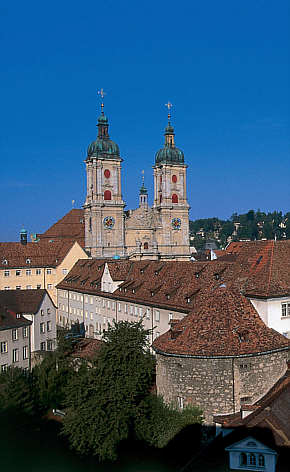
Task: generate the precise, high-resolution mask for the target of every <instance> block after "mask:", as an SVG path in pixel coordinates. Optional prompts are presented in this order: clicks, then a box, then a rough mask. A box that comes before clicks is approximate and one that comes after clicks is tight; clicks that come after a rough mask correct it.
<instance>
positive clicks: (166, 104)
mask: <svg viewBox="0 0 290 472" xmlns="http://www.w3.org/2000/svg"><path fill="white" fill-rule="evenodd" d="M165 106H166V107H167V108H168V121H170V118H171V114H170V108H172V103H170V102H169V101H168V102H167V103H165Z"/></svg>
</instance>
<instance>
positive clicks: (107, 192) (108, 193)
mask: <svg viewBox="0 0 290 472" xmlns="http://www.w3.org/2000/svg"><path fill="white" fill-rule="evenodd" d="M104 200H112V194H111V191H110V190H105V192H104Z"/></svg>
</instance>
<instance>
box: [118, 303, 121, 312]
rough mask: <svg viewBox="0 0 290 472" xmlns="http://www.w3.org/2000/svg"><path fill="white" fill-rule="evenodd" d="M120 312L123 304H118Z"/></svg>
mask: <svg viewBox="0 0 290 472" xmlns="http://www.w3.org/2000/svg"><path fill="white" fill-rule="evenodd" d="M118 311H121V303H118Z"/></svg>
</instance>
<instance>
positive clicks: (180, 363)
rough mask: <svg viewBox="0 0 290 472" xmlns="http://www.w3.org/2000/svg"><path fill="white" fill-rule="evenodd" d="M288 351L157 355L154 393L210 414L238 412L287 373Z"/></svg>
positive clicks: (207, 417) (210, 418)
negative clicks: (211, 355) (238, 355)
mask: <svg viewBox="0 0 290 472" xmlns="http://www.w3.org/2000/svg"><path fill="white" fill-rule="evenodd" d="M288 356H289V353H288V352H287V351H281V352H276V353H272V354H264V355H260V356H252V357H247V358H224V359H222V358H216V359H210V358H206V359H198V358H188V357H184V358H183V357H169V356H164V355H161V354H157V373H156V374H157V375H156V383H157V392H158V394H159V395H162V396H163V398H164V400H165V401H166V402H167V403H173V404H175V405H177V406H181V407H182V406H185V405H187V404H193V405H196V406H199V407H200V408H201V409H202V410H203V413H204V419H205V424H213V415H220V414H229V413H234V412H237V411H239V410H240V407H241V401H242V402H244V403H253V402H255V401H256V400H258V399H259V398H260V397H262V396H263V395H264V394H265V393H266V392H267V391H268V390H269V389H270V388H271V387H272V386H273V385H274V383H275V382H276V381H277V380H278V379H279V378H280V377H281V375H283V374H284V373H285V371H286V368H287V366H286V359H288Z"/></svg>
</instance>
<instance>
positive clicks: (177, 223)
mask: <svg viewBox="0 0 290 472" xmlns="http://www.w3.org/2000/svg"><path fill="white" fill-rule="evenodd" d="M171 226H172V228H173V229H180V227H181V219H180V218H172V220H171Z"/></svg>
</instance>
